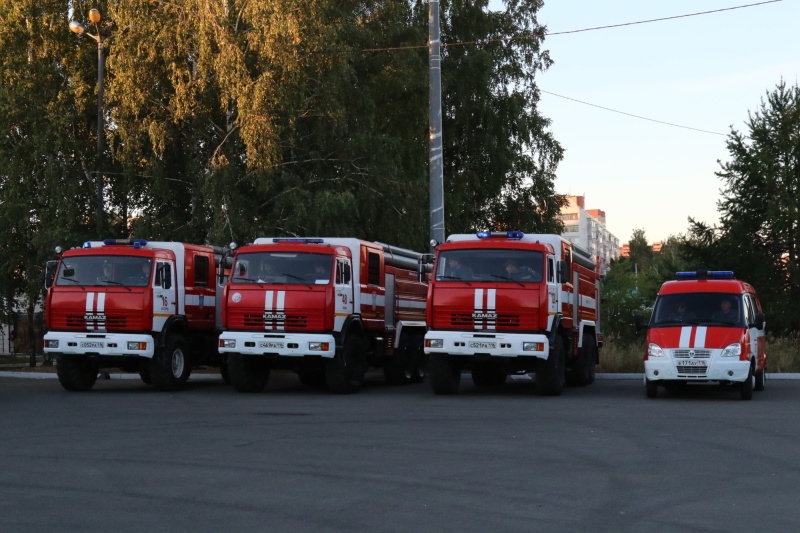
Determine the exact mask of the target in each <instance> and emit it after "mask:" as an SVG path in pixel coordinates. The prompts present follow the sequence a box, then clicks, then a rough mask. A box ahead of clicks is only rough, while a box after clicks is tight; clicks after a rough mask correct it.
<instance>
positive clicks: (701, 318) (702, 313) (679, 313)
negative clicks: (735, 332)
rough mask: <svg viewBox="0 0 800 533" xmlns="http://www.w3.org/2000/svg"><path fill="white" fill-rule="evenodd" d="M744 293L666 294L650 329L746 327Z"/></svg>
mask: <svg viewBox="0 0 800 533" xmlns="http://www.w3.org/2000/svg"><path fill="white" fill-rule="evenodd" d="M742 304H743V301H742V296H741V295H740V294H733V293H725V292H686V293H677V294H662V295H660V296H659V297H658V298H657V299H656V304H655V306H654V308H653V317H652V319H651V321H650V327H656V328H659V327H670V326H730V327H740V328H743V327H746V324H745V321H744V311H743V305H742Z"/></svg>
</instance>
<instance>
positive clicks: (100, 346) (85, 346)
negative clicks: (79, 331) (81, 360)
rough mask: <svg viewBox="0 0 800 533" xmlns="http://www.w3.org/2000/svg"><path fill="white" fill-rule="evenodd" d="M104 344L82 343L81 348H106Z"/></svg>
mask: <svg viewBox="0 0 800 533" xmlns="http://www.w3.org/2000/svg"><path fill="white" fill-rule="evenodd" d="M104 347H105V345H104V344H103V343H102V342H81V348H104Z"/></svg>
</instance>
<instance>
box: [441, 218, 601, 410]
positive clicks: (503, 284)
mask: <svg viewBox="0 0 800 533" xmlns="http://www.w3.org/2000/svg"><path fill="white" fill-rule="evenodd" d="M434 272H435V275H434V278H433V280H432V281H431V284H430V287H429V290H428V311H427V318H428V326H429V329H428V332H427V333H426V335H425V353H426V354H427V355H428V356H429V367H428V370H429V378H430V380H431V387H432V388H433V392H435V393H436V394H454V393H455V392H457V391H458V387H459V384H460V381H461V373H462V370H469V371H471V373H472V380H473V382H474V384H475V385H476V386H498V385H501V384H503V383H505V381H506V379H507V376H508V375H509V374H515V373H519V374H527V373H529V372H535V373H536V389H537V392H538V393H539V394H544V395H558V394H561V392H562V391H563V387H564V385H565V383H569V384H574V385H588V384H590V383H592V382H594V376H595V365H596V364H597V363H598V362H599V355H598V354H599V351H598V349H599V348H600V347H601V346H602V336H601V334H600V328H599V319H598V317H599V311H600V308H599V304H600V292H599V279H600V274H599V263H598V262H597V261H596V259H594V258H593V257H592V256H590V255H589V254H588V253H586V252H584V251H582V250H581V249H579V248H577V247H575V246H573V245H572V244H571V243H570V242H569V241H567V240H565V239H563V238H561V237H560V236H559V235H525V234H524V233H522V232H517V231H510V232H502V233H497V232H480V233H477V234H472V235H451V236H450V237H448V239H447V241H446V242H445V243H443V244H441V245H440V246H439V247H438V249H437V250H436V263H435V265H434Z"/></svg>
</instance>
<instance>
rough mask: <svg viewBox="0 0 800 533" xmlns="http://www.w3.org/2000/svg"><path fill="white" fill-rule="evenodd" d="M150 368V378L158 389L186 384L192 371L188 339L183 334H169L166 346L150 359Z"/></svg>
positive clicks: (177, 388) (178, 387)
mask: <svg viewBox="0 0 800 533" xmlns="http://www.w3.org/2000/svg"><path fill="white" fill-rule="evenodd" d="M149 370H150V380H151V381H152V382H153V388H155V389H156V390H160V391H174V390H179V389H181V388H182V387H183V386H184V385H185V384H186V381H187V380H188V379H189V374H191V372H192V364H191V360H190V358H189V351H188V349H187V347H186V341H184V339H183V337H182V336H181V335H179V334H176V333H170V334H169V335H167V339H166V342H164V347H163V348H162V349H160V350H157V352H156V354H155V355H153V358H152V359H151V360H150V369H149Z"/></svg>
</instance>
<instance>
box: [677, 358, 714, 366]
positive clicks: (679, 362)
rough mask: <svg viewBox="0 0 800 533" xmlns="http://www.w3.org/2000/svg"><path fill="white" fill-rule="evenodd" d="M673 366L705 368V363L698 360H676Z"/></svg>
mask: <svg viewBox="0 0 800 533" xmlns="http://www.w3.org/2000/svg"><path fill="white" fill-rule="evenodd" d="M675 364H676V365H678V366H706V362H705V361H700V360H698V359H677V360H676V361H675Z"/></svg>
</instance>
